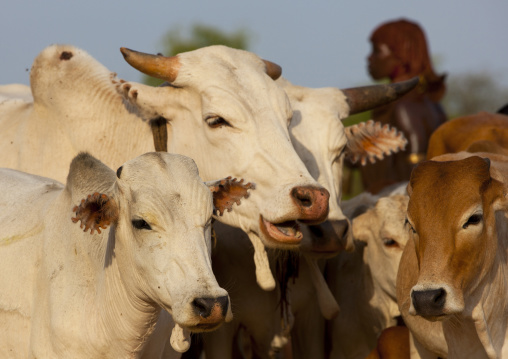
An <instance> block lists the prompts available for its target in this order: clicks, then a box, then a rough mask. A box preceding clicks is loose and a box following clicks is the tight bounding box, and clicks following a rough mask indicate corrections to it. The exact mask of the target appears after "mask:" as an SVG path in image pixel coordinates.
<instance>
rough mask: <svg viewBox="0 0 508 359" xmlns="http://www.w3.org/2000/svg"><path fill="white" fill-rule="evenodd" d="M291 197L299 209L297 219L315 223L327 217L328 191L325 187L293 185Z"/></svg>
mask: <svg viewBox="0 0 508 359" xmlns="http://www.w3.org/2000/svg"><path fill="white" fill-rule="evenodd" d="M291 198H292V199H293V202H294V203H295V205H296V206H297V207H298V209H299V211H300V216H299V218H298V220H300V221H302V222H304V223H309V224H317V223H320V222H323V221H324V220H325V219H326V217H328V199H329V198H330V193H329V192H328V191H327V190H326V189H325V188H316V187H310V186H299V187H294V188H293V189H292V190H291Z"/></svg>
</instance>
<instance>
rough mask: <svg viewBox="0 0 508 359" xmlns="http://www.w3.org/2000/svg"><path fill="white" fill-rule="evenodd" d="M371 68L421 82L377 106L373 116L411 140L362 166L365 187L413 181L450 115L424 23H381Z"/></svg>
mask: <svg viewBox="0 0 508 359" xmlns="http://www.w3.org/2000/svg"><path fill="white" fill-rule="evenodd" d="M370 41H371V44H372V52H371V53H370V55H369V56H368V71H369V73H370V76H371V77H372V78H373V79H374V80H383V79H388V80H389V81H390V82H392V83H393V82H400V81H404V80H408V79H411V78H413V77H415V76H418V77H419V78H420V83H419V85H418V86H417V87H416V88H415V89H414V90H412V91H411V92H410V93H408V94H407V95H405V96H404V97H402V98H401V99H399V100H397V101H394V102H392V103H390V104H388V105H385V106H383V107H380V108H378V109H375V110H373V112H372V118H373V119H374V120H375V121H379V122H381V123H383V124H389V125H390V126H391V127H395V128H397V129H398V130H399V131H402V132H403V133H404V135H405V136H406V138H407V140H408V144H407V146H406V149H405V150H404V151H400V152H398V153H396V154H394V155H392V156H387V157H386V158H385V159H383V160H381V161H378V162H377V163H375V164H368V165H366V166H365V167H362V168H361V170H360V171H361V175H362V182H363V187H364V189H365V190H367V191H369V192H371V193H378V192H379V191H380V190H381V189H383V188H384V187H386V186H388V185H391V184H394V183H398V182H402V181H408V180H409V177H410V175H411V171H412V169H413V167H414V166H415V165H416V164H417V163H418V162H420V161H422V160H424V159H425V154H426V152H427V143H428V140H429V138H430V135H431V134H432V132H433V131H434V130H435V129H436V128H437V127H438V126H439V125H441V124H442V123H444V122H445V121H446V120H447V116H446V114H445V112H444V110H443V108H442V106H441V104H440V101H441V99H442V98H443V96H444V94H445V91H446V87H445V77H446V74H444V75H438V74H436V73H435V71H434V69H433V68H432V63H431V59H430V55H429V50H428V46H427V41H426V38H425V34H424V32H423V30H422V28H421V27H420V26H419V25H418V24H416V23H414V22H412V21H409V20H407V19H400V20H395V21H390V22H387V23H384V24H381V25H380V26H379V27H378V28H376V29H375V30H374V31H373V33H372V35H371V37H370Z"/></svg>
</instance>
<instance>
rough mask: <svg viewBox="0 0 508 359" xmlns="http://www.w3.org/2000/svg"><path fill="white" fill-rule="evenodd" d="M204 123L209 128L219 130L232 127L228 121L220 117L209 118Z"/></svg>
mask: <svg viewBox="0 0 508 359" xmlns="http://www.w3.org/2000/svg"><path fill="white" fill-rule="evenodd" d="M205 122H206V124H207V125H208V126H209V127H211V128H220V127H222V126H229V127H232V126H231V125H230V124H229V122H228V121H226V120H225V119H224V118H222V117H220V116H209V117H207V118H205Z"/></svg>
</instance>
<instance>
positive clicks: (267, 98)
mask: <svg viewBox="0 0 508 359" xmlns="http://www.w3.org/2000/svg"><path fill="white" fill-rule="evenodd" d="M122 51H123V53H124V55H125V56H126V58H127V59H128V60H129V61H130V62H131V63H134V64H135V66H136V67H138V68H141V69H142V70H143V71H147V68H148V69H152V68H153V66H152V64H153V63H154V62H155V63H157V64H158V63H161V62H162V63H164V66H165V67H164V71H165V72H164V73H162V77H164V78H165V79H167V80H170V81H171V83H172V86H166V87H159V88H153V87H149V86H145V85H142V84H137V83H125V82H120V81H119V80H115V79H114V78H112V74H111V72H110V71H109V70H108V69H106V68H105V67H104V66H102V65H101V64H100V63H98V62H97V61H96V60H95V59H93V58H92V57H91V56H90V55H88V54H87V53H86V52H84V51H83V50H80V49H78V48H75V47H73V46H67V45H54V46H50V47H48V48H46V49H44V50H43V51H42V52H41V53H40V54H39V55H38V56H37V58H36V59H35V61H34V64H33V66H32V69H31V72H30V82H31V92H32V95H33V99H34V100H33V102H32V101H24V100H23V99H22V98H18V99H12V98H11V97H9V96H3V98H2V100H0V126H1V128H2V131H1V136H0V151H1V152H2V154H3V155H2V159H1V160H0V165H1V166H5V167H10V168H15V169H19V170H23V171H29V172H31V173H34V174H38V175H44V176H50V177H52V178H56V179H59V180H64V179H65V175H66V171H67V170H66V168H67V167H68V165H69V163H70V161H71V159H72V158H73V156H75V155H76V154H77V152H78V151H88V152H90V153H91V154H92V155H96V156H99V157H100V158H101V159H103V161H104V162H105V164H106V165H108V166H110V167H117V166H119V165H120V164H121V163H123V162H125V161H126V160H127V159H129V158H133V157H135V156H137V155H140V154H142V153H145V152H147V151H150V150H153V138H152V132H151V128H150V122H151V120H154V119H159V118H161V117H162V118H164V119H165V120H164V122H165V121H166V120H167V121H168V122H169V124H170V127H169V128H170V134H169V140H168V149H169V151H170V152H173V153H179V154H183V155H187V156H189V157H191V158H193V159H194V160H195V161H196V163H197V165H198V168H199V169H200V173H201V176H202V177H203V179H205V180H210V179H214V178H218V177H224V175H226V174H228V175H229V174H231V175H233V176H235V177H242V178H248V177H249V174H250V175H251V177H252V180H253V181H254V182H256V181H257V183H258V190H259V191H258V192H257V194H256V196H253V197H252V199H251V201H249V202H250V204H249V205H247V206H246V207H245V208H244V209H243V210H242V211H239V212H237V213H232V214H226V215H225V216H224V217H223V219H222V220H223V221H225V222H226V223H228V224H231V225H233V226H236V227H240V228H242V229H243V230H244V231H246V232H247V233H250V234H251V236H252V238H253V241H254V243H255V244H256V249H257V251H258V253H259V255H258V256H256V258H257V259H259V260H258V261H260V262H263V254H264V247H263V245H262V242H261V241H260V240H259V238H262V239H263V241H264V242H265V243H266V244H267V245H271V246H279V247H289V248H294V247H296V246H298V244H299V243H300V240H301V233H300V232H299V231H298V226H297V224H296V220H300V219H303V220H307V221H310V222H319V221H322V220H323V219H324V218H326V215H327V213H328V193H327V192H326V190H324V189H323V188H322V187H321V186H319V185H318V184H317V182H316V181H315V180H314V179H312V177H311V176H310V175H309V173H308V171H307V170H306V169H305V166H304V165H303V163H302V162H301V161H300V160H299V158H298V156H297V155H296V153H295V152H294V149H293V147H292V146H291V143H290V140H289V134H288V130H287V124H288V121H289V119H290V118H291V115H292V111H291V107H290V104H289V101H288V99H287V96H286V94H285V93H284V91H283V90H281V89H280V88H279V86H277V85H276V84H275V83H274V81H273V79H272V78H271V77H270V76H272V77H278V76H279V75H280V68H278V67H277V66H276V65H274V64H271V63H269V62H267V61H263V60H262V59H260V58H259V57H257V56H256V55H254V54H252V53H249V52H246V51H241V50H236V49H231V48H227V47H224V46H212V47H207V48H203V49H199V50H196V51H192V52H188V53H183V54H180V55H178V56H176V57H174V58H165V57H151V56H150V55H146V54H140V53H136V52H132V51H129V50H127V49H123V50H122ZM147 59H148V60H147ZM140 63H141V65H140ZM148 72H150V71H148ZM159 75H160V74H159ZM112 80H113V82H114V83H113V82H112ZM4 92H5V91H0V94H1V93H4ZM219 173H222V174H223V175H218V174H219ZM260 282H261V284H262V285H263V286H264V287H266V288H271V287H273V286H274V282H273V278H272V277H271V274H270V273H269V272H266V270H265V272H263V270H262V269H261V273H260Z"/></svg>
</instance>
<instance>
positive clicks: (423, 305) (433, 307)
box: [411, 288, 446, 317]
mask: <svg viewBox="0 0 508 359" xmlns="http://www.w3.org/2000/svg"><path fill="white" fill-rule="evenodd" d="M411 298H412V300H413V306H414V308H415V310H416V313H417V314H418V315H421V316H422V317H437V316H440V315H443V314H444V313H443V308H444V305H445V303H446V290H445V289H444V288H438V289H430V290H413V291H412V293H411Z"/></svg>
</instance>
